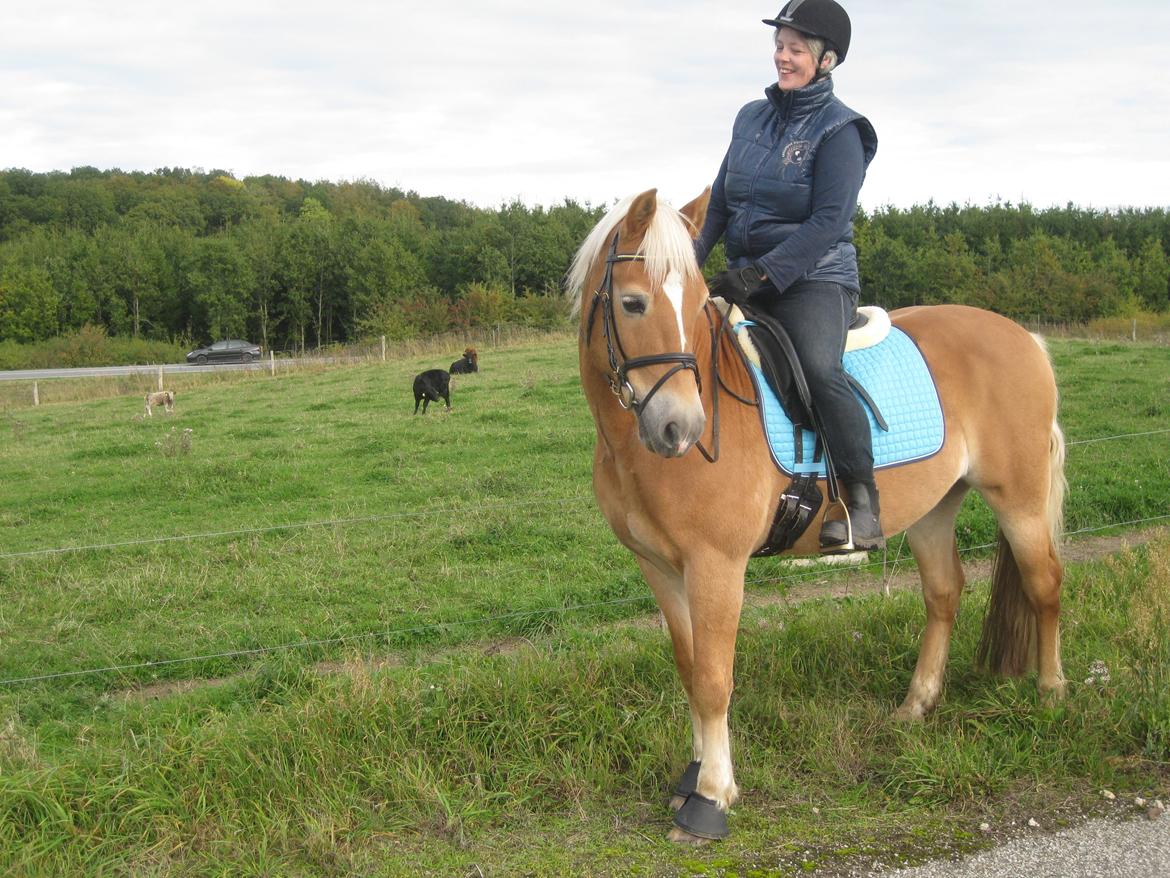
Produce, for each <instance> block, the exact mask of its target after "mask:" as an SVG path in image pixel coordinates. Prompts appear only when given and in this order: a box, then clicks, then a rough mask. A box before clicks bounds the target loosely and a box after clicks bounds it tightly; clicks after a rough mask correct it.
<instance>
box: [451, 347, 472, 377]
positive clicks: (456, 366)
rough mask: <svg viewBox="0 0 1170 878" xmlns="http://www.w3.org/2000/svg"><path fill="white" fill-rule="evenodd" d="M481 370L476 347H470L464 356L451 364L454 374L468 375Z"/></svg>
mask: <svg viewBox="0 0 1170 878" xmlns="http://www.w3.org/2000/svg"><path fill="white" fill-rule="evenodd" d="M478 371H479V354H477V353H476V351H475V348H468V349H467V350H465V351H464V352H463V356H462V357H460V358H459V359H458V360H456V361H455V362H454V363H452V364H451V374H452V375H467V374H470V373H471V372H478Z"/></svg>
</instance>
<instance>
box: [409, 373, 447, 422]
mask: <svg viewBox="0 0 1170 878" xmlns="http://www.w3.org/2000/svg"><path fill="white" fill-rule="evenodd" d="M440 399H442V400H443V402H445V403H446V404H447V411H451V376H450V374H448V373H447V372H444V371H443V370H442V369H427V371H425V372H419V373H418V374H417V375H415V376H414V413H415V414H416V415H417V414H418V404H419V403H420V402H421V403H422V407H423V414H424V415H425V414H426V413H427V406H428V405H429V404H430V403H432V402H438V401H439V400H440Z"/></svg>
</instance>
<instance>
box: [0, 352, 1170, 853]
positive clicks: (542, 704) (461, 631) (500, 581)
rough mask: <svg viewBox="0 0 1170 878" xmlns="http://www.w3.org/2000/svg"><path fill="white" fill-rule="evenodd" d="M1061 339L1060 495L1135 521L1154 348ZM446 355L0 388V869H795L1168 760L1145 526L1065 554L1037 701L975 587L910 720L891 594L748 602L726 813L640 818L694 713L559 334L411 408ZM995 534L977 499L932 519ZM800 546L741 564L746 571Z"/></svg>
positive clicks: (898, 601)
mask: <svg viewBox="0 0 1170 878" xmlns="http://www.w3.org/2000/svg"><path fill="white" fill-rule="evenodd" d="M1052 349H1053V355H1054V360H1055V362H1056V366H1057V372H1058V378H1059V380H1060V383H1061V386H1062V393H1063V402H1062V421H1063V424H1064V428H1065V432H1066V435H1067V438H1068V440H1069V442H1070V447H1069V461H1068V476H1069V482H1070V493H1069V500H1068V504H1067V521H1066V527H1067V530H1068V531H1070V532H1078V531H1089V530H1093V531H1096V530H1098V529H1101V528H1108V527H1110V526H1113V525H1124V523H1127V522H1135V521H1144V520H1149V519H1154V520H1155V523H1156V521H1158V520H1160V521H1163V522H1164V521H1165V517H1166V515H1167V514H1168V513H1170V500H1168V498H1170V454H1168V453H1167V450H1168V448H1170V434H1167V433H1158V432H1156V431H1159V430H1166V429H1167V428H1168V427H1170V406H1168V404H1167V400H1168V399H1170V349H1167V348H1160V347H1154V346H1144V345H1131V344H1090V343H1084V342H1073V341H1065V340H1061V341H1058V342H1053V344H1052ZM452 358H453V357H448V358H446V359H444V358H442V357H439V358H437V359H436V358H435V357H433V356H432V357H430V358H429V359H425V360H424V359H411V360H398V361H392V362H390V363H387V364H376V365H375V364H371V365H365V366H355V367H350V368H339V369H335V370H323V371H313V372H307V373H300V374H289V375H280V376H277V377H276V378H270V377H266V376H255V377H251V378H247V379H242V380H235V379H233V380H230V381H228V380H224V381H216V382H213V383H198V382H196V381H190V382H188V383H186V384H184V385H182V386H180V394H179V399H178V406H177V412H176V414H175V415H173V416H170V417H166V416H161V417H160V416H159V415H157V414H156V416H155V417H154V418H152V419H147V420H135V415H138V414H140V412H141V396H140V395H139V394H138V393H137V392H134V393H132V394H131V395H128V396H122V397H110V398H97V399H92V400H89V401H84V402H77V403H61V404H53V405H43V406H41V407H39V408H36V409H31V408H25V409H10V410H8V411H7V412H6V413H5V414H4V415H3V416H0V486H2V487H0V492H2V493H0V681H4V682H3V684H2V685H0V871H4V872H12V873H14V874H46V875H49V874H75V873H78V874H132V875H155V874H159V875H161V874H167V875H187V874H190V875H205V874H257V875H276V874H281V875H283V874H290V875H335V874H337V875H340V874H350V873H354V872H356V873H359V874H370V875H409V874H418V873H420V872H423V873H429V874H434V875H464V874H476V868H477V867H478V868H479V869H481V870H482V872H483V874H615V875H617V874H647V875H656V874H679V873H680V872H681V873H683V874H741V875H747V874H752V873H753V870H754V871H755V873H756V874H760V875H768V874H787V872H788V871H791V870H795V871H797V872H799V871H800V870H801V869H810V868H817V867H822V866H823V867H825V868H831V867H832V866H833V864H834V863H838V864H839V863H840V862H845V861H850V860H851V858H864V857H868V858H869V860H872V859H875V858H876V859H883V858H885V859H884V860H883V861H886V862H890V861H891V860H890V859H889V857H891V856H895V855H904V856H908V857H910V858H920V857H922V856H925V855H927V854H929V853H930V852H932V851H935V850H942V849H947V848H951V847H955V846H960V847H962V846H965V845H971V844H975V843H977V841H978V839H975V838H970V837H968V836H970V835H971V832H972V827H973V826H977V824H978V822H979V819H980V817H981V816H985V815H998V814H1006V813H1010V812H1012V809H1015V808H1018V807H1035V808H1037V809H1038V810H1037V811H1036V813H1038V814H1041V815H1048V816H1049V817H1051V818H1052V819H1056V816H1054V815H1060V814H1061V813H1063V812H1062V811H1061V810H1060V808H1061V807H1064V806H1068V807H1070V808H1071V807H1073V806H1077V805H1079V804H1081V803H1082V801H1083V800H1086V799H1087V798H1089V797H1091V796H1094V795H1095V794H1096V791H1097V790H1098V789H1100V787H1102V786H1105V785H1111V786H1113V787H1117V788H1118V789H1119V791H1123V790H1132V791H1134V792H1135V794H1142V795H1151V794H1153V793H1158V792H1160V793H1161V794H1162V795H1165V791H1166V790H1167V789H1168V778H1170V773H1168V769H1167V765H1168V763H1170V697H1168V696H1167V695H1166V694H1165V693H1166V692H1167V690H1168V689H1170V685H1168V684H1170V647H1168V646H1167V640H1168V639H1167V636H1166V634H1167V623H1168V622H1170V597H1168V594H1170V540H1167V539H1165V538H1163V539H1156V540H1154V541H1153V542H1152V543H1150V545H1149V546H1148V547H1146V548H1143V549H1141V550H1138V551H1132V552H1126V553H1124V554H1122V555H1120V556H1118V557H1116V558H1113V559H1110V560H1106V561H1101V562H1095V563H1092V564H1086V565H1072V566H1071V567H1070V569H1069V572H1068V578H1067V586H1066V601H1065V607H1066V615H1065V662H1066V668H1067V671H1068V674H1069V678H1070V681H1072V684H1073V685H1072V686H1071V695H1070V698H1069V701H1068V703H1067V705H1065V706H1064V707H1061V708H1058V709H1053V710H1046V709H1041V708H1039V707H1038V706H1037V705H1036V703H1035V699H1034V691H1033V688H1032V686H1031V684H1030V683H1029V682H1022V683H1015V682H1013V683H1004V682H1002V681H997V680H992V679H987V678H984V677H982V676H980V675H978V674H976V673H974V672H973V671H972V670H971V668H972V655H973V651H974V645H975V641H976V640H977V637H978V635H977V630H978V626H979V623H980V618H981V614H982V607H983V604H984V602H985V599H986V593H985V588H984V584H982V583H975V584H974V585H973V587H972V589H971V594H970V595H969V596H968V597H967V599H966V600H965V603H964V607H963V612H962V614H961V617H960V619H959V623H958V629H957V635H956V642H955V647H954V651H953V654H952V659H951V664H950V670H951V675H950V681H949V688H948V691H947V694H946V696H945V699H944V706H943V708H942V709H941V710H940V711H939V713H938V714H937V715H936V716H935V717H934V718H932V719H931V720H930V721H928V722H927V723H926V724H925V725H924V726H923V727H921V728H910V729H906V728H902V727H899V726H895V725H893V724H892V723H890V722H889V721H888V714H889V712H890V711H891V710H892V708H893V707H894V706H896V704H897V702H898V701H899V700H900V698H901V696H902V694H903V692H904V688H905V685H906V683H907V681H908V679H909V674H910V671H911V670H912V667H913V662H914V659H915V656H916V652H917V638H918V632H919V628H920V625H921V620H922V616H923V612H922V609H921V600H920V598H919V597H918V596H916V595H913V594H901V595H895V596H894V597H892V598H884V599H883V598H881V597H879V596H877V595H876V594H873V595H872V596H869V595H868V593H867V595H866V596H860V597H853V598H849V599H846V600H831V599H828V598H825V599H823V600H816V601H812V602H809V603H805V604H801V605H800V606H798V607H791V606H790V607H785V606H784V605H783V604H777V605H774V606H770V607H757V608H753V609H751V610H749V611H748V613H747V614H746V615H745V620H744V624H743V628H742V630H743V635H742V640H741V648H740V653H739V659H738V663H737V669H738V671H737V694H736V701H735V704H734V707H733V731H734V734H735V736H736V737H735V744H734V746H735V752H736V754H737V757H736V758H737V762H738V768H739V772H740V783H741V786H742V787H744V788H745V795H744V799H743V801H742V803H741V805H740V806H738V807H737V809H736V815H735V817H734V818H733V820H734V822H733V828H734V831H735V835H734V837H733V840H732V841H731V842H728V843H725V844H723V845H719V846H716V847H714V848H711V849H705V850H702V851H685V850H679V849H675V848H673V847H671V846H670V845H668V844H666V843H665V842H664V841H662V836H663V834H664V831H665V828H666V826H667V825H668V822H669V817H668V815H667V812H666V809H665V807H664V805H663V802H664V796H665V793H666V790H667V784H668V782H669V780H670V779H671V777H672V776H673V775H675V774H677V772H678V771H680V770H681V768H682V767H683V765H684V764H685V761H686V759H687V755H688V745H687V741H688V740H689V731H688V724H689V719H688V717H687V712H686V709H685V707H684V705H683V702H682V698H681V689H680V687H679V686H678V684H677V681H676V680H675V677H674V670H673V666H672V663H671V661H670V658H669V649H668V647H667V644H666V639H665V636H664V635H663V634H662V632H660V631H657V630H653V629H651V628H649V627H648V626H646V625H643V624H637V625H631V624H630V622H631V621H632V620H640V619H644V618H646V616H647V614H648V612H649V611H650V610H651V609H652V608H653V603H652V601H651V600H650V599H649V597H648V590H647V589H646V587H645V585H644V583H643V582H642V580H641V577H640V575H639V574H638V572H637V569H636V567H635V565H634V564H633V561H632V558H631V556H630V555H629V554H628V553H627V552H626V551H625V550H624V549H622V548H621V547H620V546H619V545H618V544H617V543H616V541H615V540H614V538H613V537H612V535H611V534H610V533H609V530H608V528H607V526H606V525H605V523H604V521H603V520H602V518H601V516H600V514H599V512H598V511H597V509H596V506H595V504H594V501H593V499H592V492H591V488H590V462H591V450H592V444H593V427H592V422H591V420H590V418H589V414H588V411H587V409H586V406H585V404H584V400H583V397H582V395H581V392H580V389H579V385H578V380H577V375H576V350H575V345H574V343H573V341H572V340H570V339H566V338H560V339H556V340H553V341H549V342H544V343H530V344H523V345H515V346H510V347H506V348H503V349H499V350H486V351H481V365H482V368H483V372H481V373H480V374H478V375H472V376H457V377H456V379H455V383H454V385H453V392H452V402H453V406H454V411H452V412H451V413H449V414H447V413H443V412H442V411H441V409H439V410H436V409H435V408H434V407H433V406H432V411H431V413H430V414H428V415H427V416H426V417H422V416H418V417H415V416H413V415H412V414H411V411H412V409H413V398H412V396H411V393H410V380H411V377H412V376H413V375H414V373H415V372H417V371H419V370H420V369H422V368H428V367H433V366H436V365H443V366H445V365H446V362H447V361H448V360H449V359H452ZM187 431H190V432H187ZM1136 434H1148V435H1136ZM1123 435H1124V436H1125V437H1126V438H1120V439H1115V438H1112V437H1116V436H1123ZM1147 523H1149V522H1147ZM1127 527H1129V525H1127V526H1123V527H1122V528H1121V529H1122V530H1125V529H1127ZM993 537H994V523H993V520H992V519H991V516H990V514H989V513H988V512H987V510H986V509H985V508H984V507H983V506H982V504H981V503H980V502H979V501H977V500H975V499H972V500H970V501H969V502H968V504H967V506H966V507H965V509H964V512H963V514H962V517H961V521H960V533H959V544H960V546H961V547H963V548H970V549H971V550H972V551H971V554H979V553H986V550H985V549H980V548H978V547H981V546H984V545H985V544H987V543H989V542H991V541H992V539H993ZM1075 538H1076V536H1075V535H1074V536H1073V537H1072V539H1075ZM899 553H900V549H899V544H898V543H897V542H896V541H895V542H894V543H893V544H892V546H891V549H890V554H891V556H898V555H899ZM901 554H902V556H903V557H904V554H905V553H901ZM903 563H905V562H904V561H903ZM877 570H878V571H880V566H879V567H878V568H877ZM814 575H815V577H816V578H817V580H818V581H826V580H830V579H832V578H833V577H834V576H836V575H841V574H832V573H827V572H824V571H816V573H815V574H814ZM807 578H808V574H807V573H797V574H794V573H791V572H788V571H786V570H785V569H784V568H783V567H782V566H781V564H780V563H779V562H777V561H774V560H765V561H757V562H753V564H752V567H751V568H749V579H750V580H751V584H750V586H749V590H750V591H751V592H752V593H753V594H757V595H762V596H767V595H783V594H784V593H785V592H786V591H788V590H789V589H790V588H791V587H792V586H793V584H794V583H797V582H802V581H807ZM874 591H875V592H876V588H875V589H874ZM197 657H206V658H197ZM192 659H195V660H192ZM1096 661H1100V662H1104V663H1105V666H1107V667H1108V668H1109V669H1110V671H1111V675H1110V679H1109V681H1108V682H1107V683H1104V684H1099V683H1094V684H1083V683H1081V682H1080V681H1082V680H1084V679H1087V678H1088V675H1089V668H1090V666H1091V665H1092V663H1093V662H1096ZM92 669H113V670H104V671H101V672H100V673H77V672H87V671H90V670H92ZM199 681H207V684H206V685H197V684H198V683H199ZM212 683H213V684H214V685H212ZM812 791H815V793H814V792H812ZM1058 806H1059V807H1058ZM813 807H817V808H818V810H819V813H816V814H814V813H813V811H812V808H813ZM1026 819H1027V818H1026V817H1025V818H1024V821H1025V822H1026ZM975 834H976V835H978V833H975ZM866 862H868V860H867V861H866Z"/></svg>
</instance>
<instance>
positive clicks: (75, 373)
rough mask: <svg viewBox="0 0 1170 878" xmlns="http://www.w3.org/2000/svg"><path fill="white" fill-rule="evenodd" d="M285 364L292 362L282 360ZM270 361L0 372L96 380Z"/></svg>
mask: <svg viewBox="0 0 1170 878" xmlns="http://www.w3.org/2000/svg"><path fill="white" fill-rule="evenodd" d="M280 362H281V363H282V364H283V363H288V362H292V361H290V360H281V361H280ZM267 368H268V361H267V360H260V361H258V362H255V363H221V364H218V365H215V366H193V365H188V364H186V363H163V364H159V365H154V366H88V367H85V368H78V369H14V370H13V371H11V372H0V381H43V380H45V379H47V378H95V377H101V376H108V375H157V374H158V370H159V369H162V370H163V372H165V373H168V374H169V373H173V372H217V371H219V370H221V369H232V370H236V371H239V370H248V369H267Z"/></svg>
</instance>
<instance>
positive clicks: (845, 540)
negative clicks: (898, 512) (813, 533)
mask: <svg viewBox="0 0 1170 878" xmlns="http://www.w3.org/2000/svg"><path fill="white" fill-rule="evenodd" d="M843 487H844V488H845V495H846V500H845V514H846V518H845V520H844V521H842V520H840V519H834V520H833V521H826V522H825V524H824V527H822V528H821V551H822V552H824V553H825V554H837V553H840V552H870V551H873V550H874V549H881V548H884V547H885V545H886V538H885V537H884V536H883V535H882V523H881V505H880V503H879V502H878V491H877V486H876V485H875V484H874V483H873V482H872V481H870V482H851V483H848V484H846V485H844V486H843Z"/></svg>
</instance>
